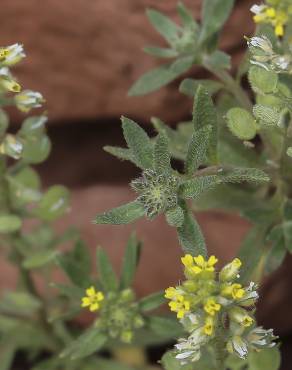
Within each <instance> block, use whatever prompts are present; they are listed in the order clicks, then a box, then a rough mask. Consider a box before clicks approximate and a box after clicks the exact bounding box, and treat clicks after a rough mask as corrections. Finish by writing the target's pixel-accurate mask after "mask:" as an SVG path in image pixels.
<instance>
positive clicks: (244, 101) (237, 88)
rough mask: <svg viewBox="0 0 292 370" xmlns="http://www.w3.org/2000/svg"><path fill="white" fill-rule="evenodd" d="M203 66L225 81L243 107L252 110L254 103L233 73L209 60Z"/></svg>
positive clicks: (227, 87)
mask: <svg viewBox="0 0 292 370" xmlns="http://www.w3.org/2000/svg"><path fill="white" fill-rule="evenodd" d="M203 66H204V68H206V69H207V70H208V71H209V72H211V73H212V74H213V75H215V76H216V77H217V78H218V79H219V80H220V81H222V82H223V83H224V85H225V87H226V89H227V90H228V91H229V92H230V93H231V94H232V95H234V97H235V98H236V99H237V101H238V102H239V103H240V105H241V106H242V107H243V108H245V109H247V110H248V111H252V103H251V101H250V99H249V97H248V95H247V93H246V92H245V91H244V89H243V88H242V87H241V85H240V84H239V83H237V81H236V80H235V79H234V78H233V77H232V76H231V74H229V73H228V72H226V71H225V70H223V69H220V70H217V69H216V68H214V67H213V66H211V65H210V64H209V63H208V60H204V61H203Z"/></svg>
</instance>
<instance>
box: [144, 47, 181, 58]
mask: <svg viewBox="0 0 292 370" xmlns="http://www.w3.org/2000/svg"><path fill="white" fill-rule="evenodd" d="M143 50H144V51H145V53H147V54H150V55H153V56H155V57H158V58H176V57H177V56H178V55H179V54H178V52H177V51H176V50H173V49H167V48H160V47H157V46H147V47H145V48H144V49H143Z"/></svg>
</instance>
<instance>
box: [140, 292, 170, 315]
mask: <svg viewBox="0 0 292 370" xmlns="http://www.w3.org/2000/svg"><path fill="white" fill-rule="evenodd" d="M164 303H165V298H164V292H157V293H153V294H150V295H148V296H147V297H144V298H143V299H141V301H140V302H139V306H140V309H141V310H142V311H144V312H145V311H151V310H155V309H156V308H158V307H160V306H161V305H162V304H164Z"/></svg>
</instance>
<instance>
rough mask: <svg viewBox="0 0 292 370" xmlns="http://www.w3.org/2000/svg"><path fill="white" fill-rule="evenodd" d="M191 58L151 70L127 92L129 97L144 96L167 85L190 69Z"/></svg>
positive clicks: (180, 59)
mask: <svg viewBox="0 0 292 370" xmlns="http://www.w3.org/2000/svg"><path fill="white" fill-rule="evenodd" d="M192 64H193V57H190V56H186V57H181V58H179V59H177V60H175V61H174V62H172V63H168V64H164V65H162V66H160V67H158V68H155V69H152V70H151V71H149V72H146V73H145V74H144V75H143V76H141V77H140V78H139V79H138V81H136V82H135V83H134V85H133V86H132V87H131V89H130V91H129V95H130V96H138V95H146V94H149V93H150V92H152V91H155V90H158V89H159V88H160V87H162V86H165V85H167V84H168V83H169V82H171V81H173V80H175V79H176V78H177V77H178V76H180V75H181V74H183V73H184V72H186V71H187V70H188V69H190V68H191V66H192Z"/></svg>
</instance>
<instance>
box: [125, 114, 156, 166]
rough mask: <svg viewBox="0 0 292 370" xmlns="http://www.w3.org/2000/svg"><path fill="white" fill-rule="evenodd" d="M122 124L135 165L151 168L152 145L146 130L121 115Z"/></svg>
mask: <svg viewBox="0 0 292 370" xmlns="http://www.w3.org/2000/svg"><path fill="white" fill-rule="evenodd" d="M122 126H123V132H124V137H125V140H126V142H127V144H128V147H129V149H130V150H131V153H132V154H133V158H134V161H135V163H136V165H137V166H138V167H140V168H142V169H147V168H152V166H153V147H152V143H151V140H150V139H149V137H148V135H147V134H146V132H145V131H144V130H143V129H142V127H140V126H139V125H137V123H136V122H134V121H132V120H130V119H129V118H126V117H122Z"/></svg>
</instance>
